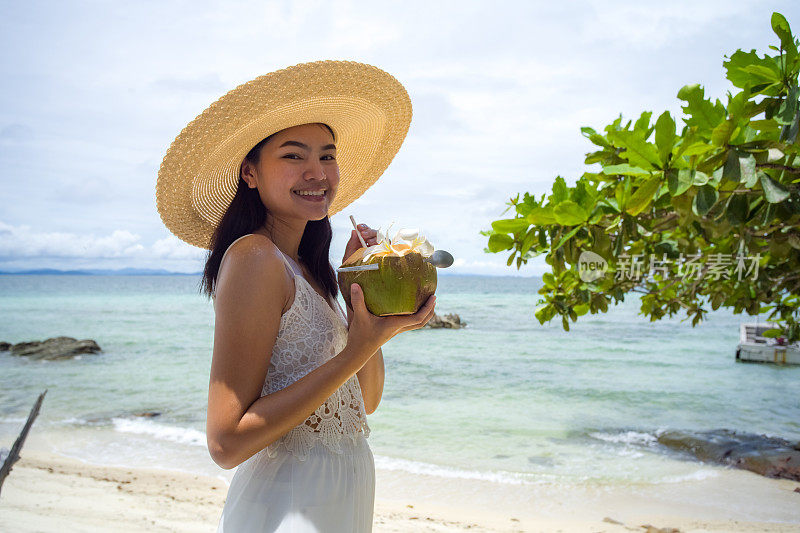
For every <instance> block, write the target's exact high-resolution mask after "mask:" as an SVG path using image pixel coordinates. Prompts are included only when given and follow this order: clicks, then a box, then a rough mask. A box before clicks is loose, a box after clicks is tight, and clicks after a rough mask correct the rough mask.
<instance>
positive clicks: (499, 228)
mask: <svg viewBox="0 0 800 533" xmlns="http://www.w3.org/2000/svg"><path fill="white" fill-rule="evenodd" d="M529 225H530V223H529V222H528V220H527V219H524V218H508V219H505V220H495V221H494V222H492V229H493V230H495V231H496V232H497V233H517V232H518V231H525V230H526V229H528V226H529Z"/></svg>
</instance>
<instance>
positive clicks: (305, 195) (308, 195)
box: [292, 189, 328, 202]
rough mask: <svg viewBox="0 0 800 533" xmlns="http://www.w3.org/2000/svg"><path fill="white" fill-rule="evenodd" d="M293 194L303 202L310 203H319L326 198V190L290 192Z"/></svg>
mask: <svg viewBox="0 0 800 533" xmlns="http://www.w3.org/2000/svg"><path fill="white" fill-rule="evenodd" d="M292 193H293V194H296V195H297V196H299V197H300V198H302V199H303V200H309V201H312V202H319V201H322V200H324V199H325V197H327V196H328V191H327V189H322V190H317V191H292Z"/></svg>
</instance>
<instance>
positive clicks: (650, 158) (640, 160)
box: [608, 130, 661, 170]
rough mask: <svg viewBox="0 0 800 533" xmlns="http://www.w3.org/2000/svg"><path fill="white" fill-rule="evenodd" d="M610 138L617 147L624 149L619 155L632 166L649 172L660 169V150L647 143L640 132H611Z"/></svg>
mask: <svg viewBox="0 0 800 533" xmlns="http://www.w3.org/2000/svg"><path fill="white" fill-rule="evenodd" d="M608 137H609V139H611V141H612V142H613V143H614V144H615V145H616V146H619V147H620V148H624V150H625V151H624V152H622V153H620V154H619V155H620V157H622V158H624V159H627V160H628V161H629V162H630V163H631V165H633V166H636V167H640V168H643V169H647V170H651V169H654V168H658V167H659V166H660V165H661V159H660V158H659V156H658V150H656V147H655V146H653V145H652V144H650V143H648V142H647V141H645V140H644V138H643V137H642V136H641V133H640V132H637V131H625V130H620V131H611V132H609V133H608Z"/></svg>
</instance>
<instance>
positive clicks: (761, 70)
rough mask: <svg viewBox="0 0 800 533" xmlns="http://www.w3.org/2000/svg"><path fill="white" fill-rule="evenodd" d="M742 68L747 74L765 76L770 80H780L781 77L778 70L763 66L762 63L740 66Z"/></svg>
mask: <svg viewBox="0 0 800 533" xmlns="http://www.w3.org/2000/svg"><path fill="white" fill-rule="evenodd" d="M742 70H744V71H745V72H747V73H749V74H754V75H756V76H760V77H762V78H765V79H767V80H769V81H771V82H775V81H780V79H781V76H780V72H775V71H774V70H773V69H771V68H769V67H765V66H764V65H747V66H746V67H742Z"/></svg>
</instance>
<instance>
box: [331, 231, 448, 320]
mask: <svg viewBox="0 0 800 533" xmlns="http://www.w3.org/2000/svg"><path fill="white" fill-rule="evenodd" d="M377 238H378V244H376V245H374V246H369V247H366V248H359V249H358V250H356V251H355V252H354V253H353V254H352V255H351V256H350V257H348V258H347V260H345V262H344V263H342V268H341V269H340V271H339V273H338V281H339V289H340V290H341V291H342V295H343V296H344V299H345V302H347V305H348V306H349V307H351V308H352V307H353V305H352V302H351V301H350V285H352V284H353V283H358V284H359V285H360V286H361V288H362V290H363V292H364V303H365V304H366V306H367V309H368V310H369V312H370V313H372V314H373V315H377V316H389V315H410V314H413V313H416V312H417V311H418V310H419V308H420V307H422V305H423V304H424V303H425V302H426V301H427V300H428V297H430V296H431V295H432V294H434V293H435V292H436V267H435V266H433V265H432V264H431V263H430V262H428V261H426V259H427V258H429V257H430V256H431V254H433V246H432V245H431V244H430V243H429V242H428V240H427V239H426V238H425V237H424V236H422V235H421V234H420V233H419V231H418V230H409V229H401V230H399V231H398V232H397V234H396V235H395V237H394V239H388V238H387V237H386V236H384V235H383V234H382V233H381V232H378V236H377Z"/></svg>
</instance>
